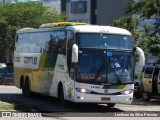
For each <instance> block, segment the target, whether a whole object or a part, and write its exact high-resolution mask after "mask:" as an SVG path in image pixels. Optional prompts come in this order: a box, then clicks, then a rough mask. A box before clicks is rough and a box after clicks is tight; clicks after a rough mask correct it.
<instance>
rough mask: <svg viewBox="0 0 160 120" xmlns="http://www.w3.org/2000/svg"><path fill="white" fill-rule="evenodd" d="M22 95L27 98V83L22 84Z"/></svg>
mask: <svg viewBox="0 0 160 120" xmlns="http://www.w3.org/2000/svg"><path fill="white" fill-rule="evenodd" d="M22 95H23V96H24V97H25V96H26V87H25V82H24V81H23V82H22Z"/></svg>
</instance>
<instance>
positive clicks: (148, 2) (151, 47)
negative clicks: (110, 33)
mask: <svg viewBox="0 0 160 120" xmlns="http://www.w3.org/2000/svg"><path fill="white" fill-rule="evenodd" d="M126 13H128V16H125V17H122V18H120V19H118V20H115V21H114V24H113V25H114V26H117V27H122V28H125V29H127V30H129V31H130V32H131V33H132V36H133V43H134V45H136V46H139V47H141V48H142V49H143V50H144V52H145V54H147V53H152V54H153V55H155V56H158V57H160V53H159V51H160V35H159V34H155V35H153V36H152V37H150V36H148V33H149V31H150V30H152V29H153V26H151V25H148V24H145V25H144V31H140V30H139V31H137V30H136V29H137V25H138V22H139V20H142V19H146V18H152V17H154V18H157V22H156V27H158V26H159V25H160V18H159V16H160V0H139V1H137V2H135V0H130V3H129V5H128V7H127V8H126ZM135 14H138V15H140V18H139V20H137V19H136V18H135V17H134V16H135Z"/></svg>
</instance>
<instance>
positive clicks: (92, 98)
mask: <svg viewBox="0 0 160 120" xmlns="http://www.w3.org/2000/svg"><path fill="white" fill-rule="evenodd" d="M132 100H133V93H131V94H127V95H97V94H89V93H80V92H76V93H75V98H74V102H77V103H99V104H100V103H122V104H131V103H132Z"/></svg>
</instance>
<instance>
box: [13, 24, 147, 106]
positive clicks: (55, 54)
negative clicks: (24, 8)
mask: <svg viewBox="0 0 160 120" xmlns="http://www.w3.org/2000/svg"><path fill="white" fill-rule="evenodd" d="M137 50H138V53H140V60H141V61H140V63H141V64H143V63H144V55H143V51H142V50H141V49H137ZM133 53H134V49H133V45H132V37H131V33H130V32H129V31H127V30H125V29H121V28H116V27H111V26H98V25H88V24H85V23H76V22H59V23H48V24H43V25H41V26H40V28H39V29H32V28H24V29H20V30H18V31H17V34H16V40H15V51H14V80H15V85H16V86H17V87H18V88H21V89H22V94H23V95H24V96H27V97H30V96H31V95H32V92H35V93H40V94H42V95H47V96H53V97H56V98H58V99H59V101H60V103H61V105H62V106H65V105H66V104H67V101H72V102H75V103H106V104H107V105H108V106H109V107H114V105H115V104H116V103H125V104H130V103H131V102H132V99H133V90H134V79H133V75H134V56H133Z"/></svg>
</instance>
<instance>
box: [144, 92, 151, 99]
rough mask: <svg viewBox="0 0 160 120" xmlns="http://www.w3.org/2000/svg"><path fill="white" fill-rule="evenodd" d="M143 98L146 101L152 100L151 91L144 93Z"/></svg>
mask: <svg viewBox="0 0 160 120" xmlns="http://www.w3.org/2000/svg"><path fill="white" fill-rule="evenodd" d="M142 98H143V100H144V101H150V99H151V97H150V95H149V93H143V95H142Z"/></svg>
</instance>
